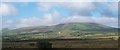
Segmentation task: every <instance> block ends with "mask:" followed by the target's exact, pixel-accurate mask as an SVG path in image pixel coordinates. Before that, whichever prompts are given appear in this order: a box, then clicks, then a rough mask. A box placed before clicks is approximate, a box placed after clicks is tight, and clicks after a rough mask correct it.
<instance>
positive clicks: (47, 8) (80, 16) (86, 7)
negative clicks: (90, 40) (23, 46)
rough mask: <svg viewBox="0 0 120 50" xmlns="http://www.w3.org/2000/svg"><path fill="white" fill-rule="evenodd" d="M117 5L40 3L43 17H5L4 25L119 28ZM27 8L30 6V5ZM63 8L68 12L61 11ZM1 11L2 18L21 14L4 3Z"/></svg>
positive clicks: (7, 26) (12, 26)
mask: <svg viewBox="0 0 120 50" xmlns="http://www.w3.org/2000/svg"><path fill="white" fill-rule="evenodd" d="M117 5H118V4H117V3H116V2H113V3H107V2H106V3H101V2H98V3H97V2H53V3H52V2H40V3H37V7H36V8H38V11H41V12H42V13H43V16H30V17H27V18H24V17H23V18H20V19H5V17H3V19H4V20H2V25H3V28H20V27H28V26H50V25H56V24H60V23H69V22H89V23H99V24H103V25H108V26H112V27H118V16H117V13H116V12H117V11H118V7H117ZM27 6H30V5H29V4H28V5H27ZM61 8H64V9H66V10H61ZM0 9H3V10H0V16H10V15H15V14H16V13H19V12H17V10H18V9H17V7H14V6H13V5H12V4H6V3H2V5H1V7H0ZM60 10H61V11H60ZM23 11H24V10H23ZM29 11H31V10H29ZM64 11H68V12H69V15H68V16H63V15H66V13H65V12H64ZM11 12H12V13H11ZM61 13H63V14H61Z"/></svg>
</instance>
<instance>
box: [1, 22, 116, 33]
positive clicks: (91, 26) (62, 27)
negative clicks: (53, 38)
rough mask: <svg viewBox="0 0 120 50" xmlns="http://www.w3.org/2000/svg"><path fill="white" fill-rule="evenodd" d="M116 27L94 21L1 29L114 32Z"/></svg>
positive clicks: (20, 31) (18, 30) (38, 31)
mask: <svg viewBox="0 0 120 50" xmlns="http://www.w3.org/2000/svg"><path fill="white" fill-rule="evenodd" d="M116 31H117V29H116V28H113V27H109V26H105V25H100V24H96V23H63V24H58V25H53V26H35V27H23V28H17V29H13V30H9V29H6V28H5V29H3V30H2V34H3V35H15V34H22V33H26V34H27V33H31V34H32V33H56V32H64V33H73V32H75V33H83V32H90V33H95V32H116Z"/></svg>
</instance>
